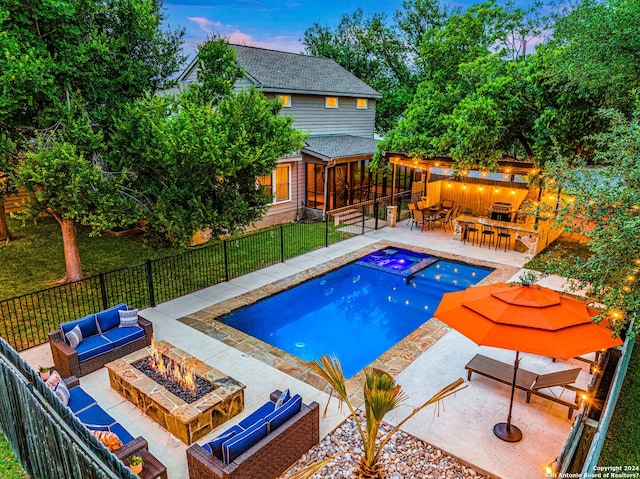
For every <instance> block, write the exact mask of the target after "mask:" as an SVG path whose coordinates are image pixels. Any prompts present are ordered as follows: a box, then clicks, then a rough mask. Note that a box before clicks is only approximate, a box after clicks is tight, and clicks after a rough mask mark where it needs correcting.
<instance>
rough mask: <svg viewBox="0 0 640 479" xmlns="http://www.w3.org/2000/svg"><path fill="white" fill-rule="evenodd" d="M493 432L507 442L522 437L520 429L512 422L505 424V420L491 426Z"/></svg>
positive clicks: (516, 440) (515, 440)
mask: <svg viewBox="0 0 640 479" xmlns="http://www.w3.org/2000/svg"><path fill="white" fill-rule="evenodd" d="M493 433H494V434H495V435H496V436H498V437H499V438H500V439H502V440H503V441H507V442H518V441H519V440H520V439H522V431H521V430H520V429H518V428H517V427H516V426H514V425H513V424H511V425H507V423H506V422H501V423H498V424H496V425H495V426H493Z"/></svg>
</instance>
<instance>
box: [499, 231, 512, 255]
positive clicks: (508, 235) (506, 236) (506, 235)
mask: <svg viewBox="0 0 640 479" xmlns="http://www.w3.org/2000/svg"><path fill="white" fill-rule="evenodd" d="M503 239H504V240H505V241H504V250H505V251H507V247H509V248H511V233H510V232H509V230H508V229H507V228H498V241H497V242H496V249H498V248H499V247H500V243H502V240H503Z"/></svg>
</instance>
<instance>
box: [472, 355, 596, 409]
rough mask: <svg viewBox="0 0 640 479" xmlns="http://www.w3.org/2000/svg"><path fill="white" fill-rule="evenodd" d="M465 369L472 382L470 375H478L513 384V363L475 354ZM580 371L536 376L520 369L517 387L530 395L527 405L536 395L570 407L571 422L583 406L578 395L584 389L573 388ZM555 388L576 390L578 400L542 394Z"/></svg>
mask: <svg viewBox="0 0 640 479" xmlns="http://www.w3.org/2000/svg"><path fill="white" fill-rule="evenodd" d="M465 369H466V370H467V379H468V380H469V381H470V380H471V374H472V373H477V374H480V375H482V376H485V377H487V378H489V379H493V380H495V381H498V382H501V383H504V384H507V385H509V386H511V384H513V365H512V364H507V363H503V362H502V361H498V360H497V359H493V358H488V357H487V356H483V355H482V354H476V355H475V356H474V357H473V358H471V361H469V362H468V363H467V365H466V366H465ZM580 371H582V369H580V368H574V369H565V370H562V371H556V372H553V373H546V374H536V373H533V372H531V371H527V370H526V369H523V368H518V374H517V376H516V388H518V389H521V390H523V391H525V392H526V393H527V402H530V401H531V396H532V395H533V396H538V397H541V398H544V399H548V400H549V401H553V402H555V403H558V404H562V405H563V406H567V407H568V408H569V419H571V416H572V415H573V411H574V410H576V409H578V408H579V407H580V402H581V394H579V393H583V392H585V391H584V390H582V389H579V388H577V387H575V386H572V384H573V383H574V382H575V381H576V379H577V378H578V374H579V373H580ZM555 386H560V387H562V388H564V389H569V390H572V391H575V392H576V397H575V400H574V402H570V401H565V400H564V399H561V398H560V397H559V396H555V395H554V394H553V392H551V393H550V394H548V393H545V392H543V391H542V389H549V388H552V387H555Z"/></svg>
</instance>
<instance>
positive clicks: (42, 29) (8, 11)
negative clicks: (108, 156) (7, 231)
mask: <svg viewBox="0 0 640 479" xmlns="http://www.w3.org/2000/svg"><path fill="white" fill-rule="evenodd" d="M161 8H162V2H161V1H159V0H136V1H134V0H112V1H109V2H103V1H100V0H4V1H3V2H2V3H1V4H0V52H1V54H0V85H1V86H2V95H1V96H0V169H1V170H0V171H3V172H4V173H6V174H8V176H9V179H10V180H11V179H13V174H14V169H15V168H16V166H17V165H18V164H20V172H19V174H18V175H17V179H18V180H19V181H18V182H16V183H15V184H16V185H17V186H20V184H22V185H23V186H27V187H28V188H30V189H32V190H34V191H41V192H42V194H41V196H40V197H38V196H34V197H32V200H33V203H32V204H31V205H30V208H28V210H27V211H28V212H31V213H33V214H34V215H36V216H37V215H38V214H39V213H40V212H38V211H36V210H37V207H38V206H41V207H42V208H44V209H45V210H48V211H50V212H51V213H52V214H54V213H55V214H54V216H56V218H57V219H58V218H59V221H61V220H64V221H65V222H66V221H73V222H79V223H84V224H91V225H92V226H94V228H96V229H97V230H99V229H103V228H108V227H109V226H113V222H114V221H115V220H116V218H115V217H114V216H113V215H111V214H110V212H109V211H106V210H105V211H101V208H106V209H112V208H113V207H114V204H116V203H117V202H118V201H120V199H121V198H122V196H121V195H120V194H119V193H118V192H117V188H115V189H114V188H98V186H97V185H98V183H96V182H101V181H102V180H101V179H100V178H98V177H96V176H95V171H94V170H95V168H94V165H93V164H92V163H91V162H92V161H93V160H94V159H95V158H96V157H97V156H96V155H99V154H100V149H101V148H102V142H101V141H100V142H89V143H90V144H87V143H86V140H87V139H88V138H89V137H91V135H89V134H87V132H88V131H89V130H91V131H92V132H94V133H95V134H96V135H97V136H99V137H100V138H105V139H108V138H109V136H110V130H111V128H112V127H113V125H116V124H118V123H119V120H118V118H119V116H120V114H121V112H122V111H123V110H125V107H126V105H127V104H128V103H129V102H131V101H133V100H134V99H136V98H139V97H141V96H143V95H144V94H150V93H154V92H156V91H157V90H158V89H161V88H163V87H164V86H165V85H166V84H168V82H169V78H170V76H171V75H172V74H173V73H175V72H176V71H177V69H178V67H179V64H180V62H181V58H180V56H179V50H180V45H181V38H182V36H183V32H181V31H176V32H171V31H165V30H163V28H162V27H161V22H162V20H163V14H162V9H161ZM81 119H83V120H82V121H81ZM52 132H55V134H52ZM36 143H37V145H38V146H37V147H35V150H34V153H33V154H29V156H28V157H27V156H26V153H28V152H29V150H31V149H32V148H34V146H33V145H34V144H36ZM87 148H95V149H94V150H91V149H87ZM47 149H51V151H50V152H48V151H45V150H47ZM92 168H93V169H92ZM53 172H55V176H56V178H55V180H54V179H53V178H51V175H53V174H54V173H53ZM76 173H77V174H76ZM65 181H68V182H69V187H70V188H75V189H76V190H77V191H78V192H80V191H85V192H86V194H87V195H88V194H89V190H91V189H95V188H97V189H98V190H99V191H100V192H101V194H102V196H103V198H102V200H101V201H93V200H89V199H87V197H86V196H83V195H80V196H83V197H82V198H75V199H74V195H73V194H62V193H61V195H60V198H58V199H56V198H54V196H55V195H54V191H55V189H56V188H58V187H62V186H63V185H64V182H65ZM83 181H85V182H86V183H85V184H84V185H83V184H82V182H83ZM56 182H59V183H57V184H56ZM72 185H73V186H72ZM104 185H106V184H104ZM104 185H103V186H104ZM2 195H3V191H0V221H5V220H6V217H5V214H4V207H3V206H4V203H3V200H2ZM110 195H115V196H110ZM45 197H46V199H45ZM52 201H53V202H55V203H56V204H55V206H54V205H53V204H52V203H51V202H52ZM78 201H79V203H78ZM61 202H66V205H63V204H62V203H61ZM63 212H64V214H63ZM61 227H63V232H64V231H65V226H64V224H63V223H62V222H61ZM74 228H75V225H74ZM2 230H3V228H0V231H2ZM66 231H67V233H68V234H64V235H63V239H64V241H65V245H64V247H65V253H69V252H70V254H72V255H73V256H74V257H73V258H69V257H67V258H66V262H67V273H66V276H65V279H67V280H74V279H80V278H81V277H82V270H81V268H80V260H79V255H78V253H77V245H75V241H76V238H75V233H74V231H75V230H74V229H71V228H66ZM69 242H70V243H69ZM70 268H71V269H70Z"/></svg>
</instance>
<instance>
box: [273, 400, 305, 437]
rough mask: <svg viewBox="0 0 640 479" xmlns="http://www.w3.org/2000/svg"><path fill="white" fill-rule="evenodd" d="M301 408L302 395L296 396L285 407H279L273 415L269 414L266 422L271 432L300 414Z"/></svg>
mask: <svg viewBox="0 0 640 479" xmlns="http://www.w3.org/2000/svg"><path fill="white" fill-rule="evenodd" d="M301 407H302V397H300V394H296V395H295V396H293V397H292V398H291V399H289V400H288V401H287V402H286V403H285V404H284V405H283V406H281V407H279V408H278V409H276V410H275V411H273V412H272V413H271V414H268V415H267V416H266V417H265V418H264V420H265V421H267V423H268V424H269V432H273V431H275V430H276V429H278V428H279V427H280V426H282V425H283V424H284V423H285V422H287V421H288V420H289V419H291V418H292V417H293V416H295V415H296V414H298V413H299V412H300V408H301Z"/></svg>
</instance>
